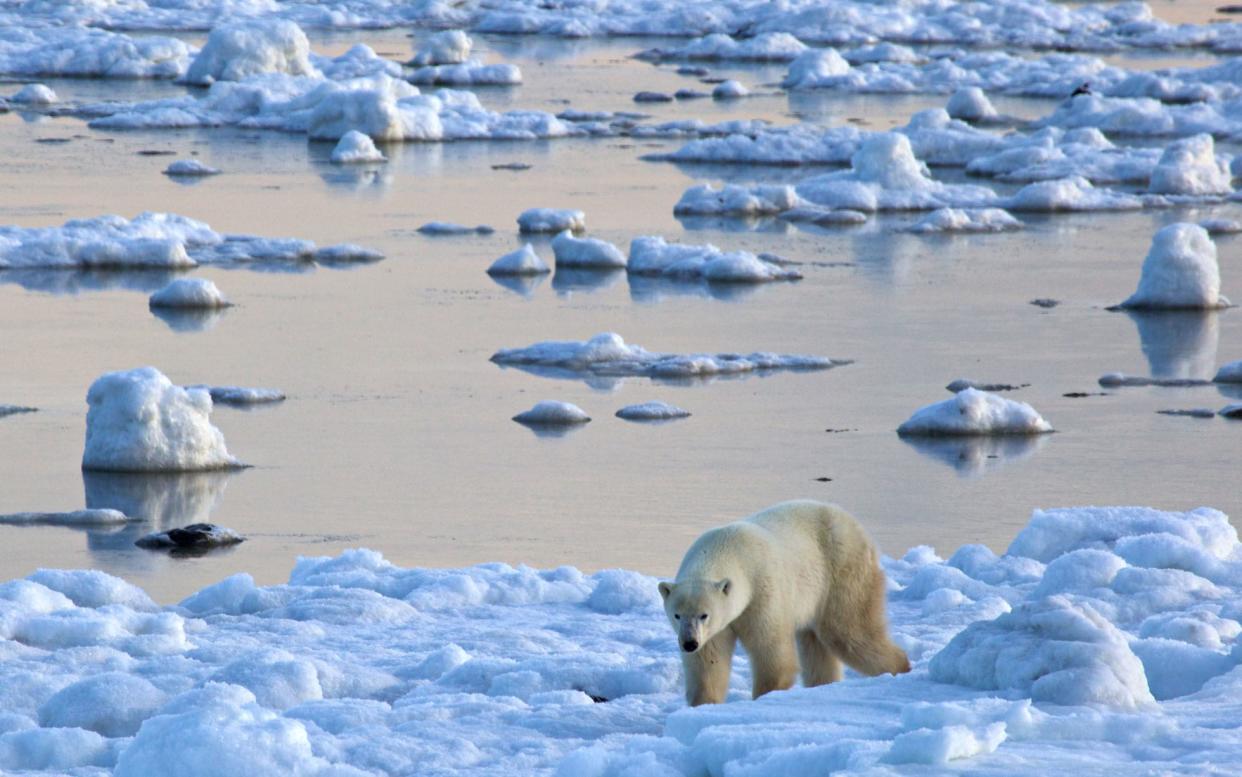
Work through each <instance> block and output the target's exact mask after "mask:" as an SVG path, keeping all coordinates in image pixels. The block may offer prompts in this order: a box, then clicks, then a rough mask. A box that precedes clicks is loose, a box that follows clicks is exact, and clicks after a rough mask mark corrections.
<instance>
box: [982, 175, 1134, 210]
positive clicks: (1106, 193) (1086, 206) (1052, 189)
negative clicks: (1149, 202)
mask: <svg viewBox="0 0 1242 777" xmlns="http://www.w3.org/2000/svg"><path fill="white" fill-rule="evenodd" d="M1004 206H1005V207H1006V208H1008V209H1009V210H1017V211H1033V212H1042V213H1057V212H1063V211H1092V210H1139V209H1140V208H1142V207H1143V201H1142V200H1141V199H1139V198H1138V197H1136V196H1134V195H1133V194H1124V193H1122V192H1116V191H1113V190H1111V189H1097V188H1095V186H1093V185H1092V184H1091V182H1090V181H1088V180H1087V179H1086V178H1082V177H1081V176H1074V177H1071V178H1059V179H1057V180H1053V181H1038V182H1036V183H1032V184H1028V185H1026V186H1024V187H1022V188H1021V189H1019V190H1018V191H1017V192H1016V193H1014V194H1013V195H1012V196H1011V197H1009V198H1007V199H1006V200H1005V201H1004Z"/></svg>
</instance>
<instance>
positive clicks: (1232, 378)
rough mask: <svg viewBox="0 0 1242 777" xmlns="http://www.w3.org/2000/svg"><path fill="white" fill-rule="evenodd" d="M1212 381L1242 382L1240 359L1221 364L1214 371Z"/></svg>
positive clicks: (1241, 363)
mask: <svg viewBox="0 0 1242 777" xmlns="http://www.w3.org/2000/svg"><path fill="white" fill-rule="evenodd" d="M1212 382H1213V383H1242V359H1239V360H1238V361H1236V362H1229V363H1228V364H1222V365H1221V367H1220V369H1219V370H1217V371H1216V377H1214V378H1212Z"/></svg>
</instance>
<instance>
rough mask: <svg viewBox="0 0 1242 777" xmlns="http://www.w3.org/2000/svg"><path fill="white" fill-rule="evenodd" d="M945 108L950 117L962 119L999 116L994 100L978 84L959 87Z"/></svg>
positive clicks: (972, 119) (981, 118) (983, 118)
mask: <svg viewBox="0 0 1242 777" xmlns="http://www.w3.org/2000/svg"><path fill="white" fill-rule="evenodd" d="M944 109H945V111H947V112H948V114H949V116H950V117H952V118H954V119H961V120H962V121H989V120H991V119H995V118H997V116H999V114H998V113H997V111H996V108H995V106H993V105H992V101H991V100H989V99H988V96H987V95H986V94H984V93H983V90H982V89H980V88H979V87H977V86H967V87H963V88H962V89H958V90H957V91H956V92H954V93H953V96H952V97H950V98H949V102H948V104H947V105H945V107H944Z"/></svg>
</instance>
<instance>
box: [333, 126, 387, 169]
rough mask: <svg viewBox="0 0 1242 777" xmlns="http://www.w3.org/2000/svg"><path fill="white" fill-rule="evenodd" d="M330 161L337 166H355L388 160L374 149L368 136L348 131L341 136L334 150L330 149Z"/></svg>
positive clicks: (373, 143) (372, 141)
mask: <svg viewBox="0 0 1242 777" xmlns="http://www.w3.org/2000/svg"><path fill="white" fill-rule="evenodd" d="M332 161H333V162H335V163H337V164H356V163H359V162H386V161H388V158H387V157H385V156H384V155H383V154H382V153H381V152H380V150H379V149H378V148H376V147H375V141H374V140H371V136H370V135H366V134H364V133H361V132H359V131H358V130H350V131H349V132H346V133H345V134H344V135H342V136H341V139H340V140H339V141H337V144H336V148H334V149H332Z"/></svg>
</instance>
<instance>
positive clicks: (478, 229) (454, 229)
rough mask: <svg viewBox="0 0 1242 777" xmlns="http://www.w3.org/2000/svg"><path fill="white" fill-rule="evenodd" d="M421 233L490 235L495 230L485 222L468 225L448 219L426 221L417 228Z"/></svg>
mask: <svg viewBox="0 0 1242 777" xmlns="http://www.w3.org/2000/svg"><path fill="white" fill-rule="evenodd" d="M418 231H419V233H420V234H423V235H433V236H434V235H490V234H492V233H493V232H495V231H496V230H495V229H494V228H492V227H489V226H487V225H486V224H479V225H477V226H473V227H468V226H466V225H464V224H453V223H451V222H448V221H428V222H427V223H426V224H423V225H422V226H421V227H419V228H418Z"/></svg>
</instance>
